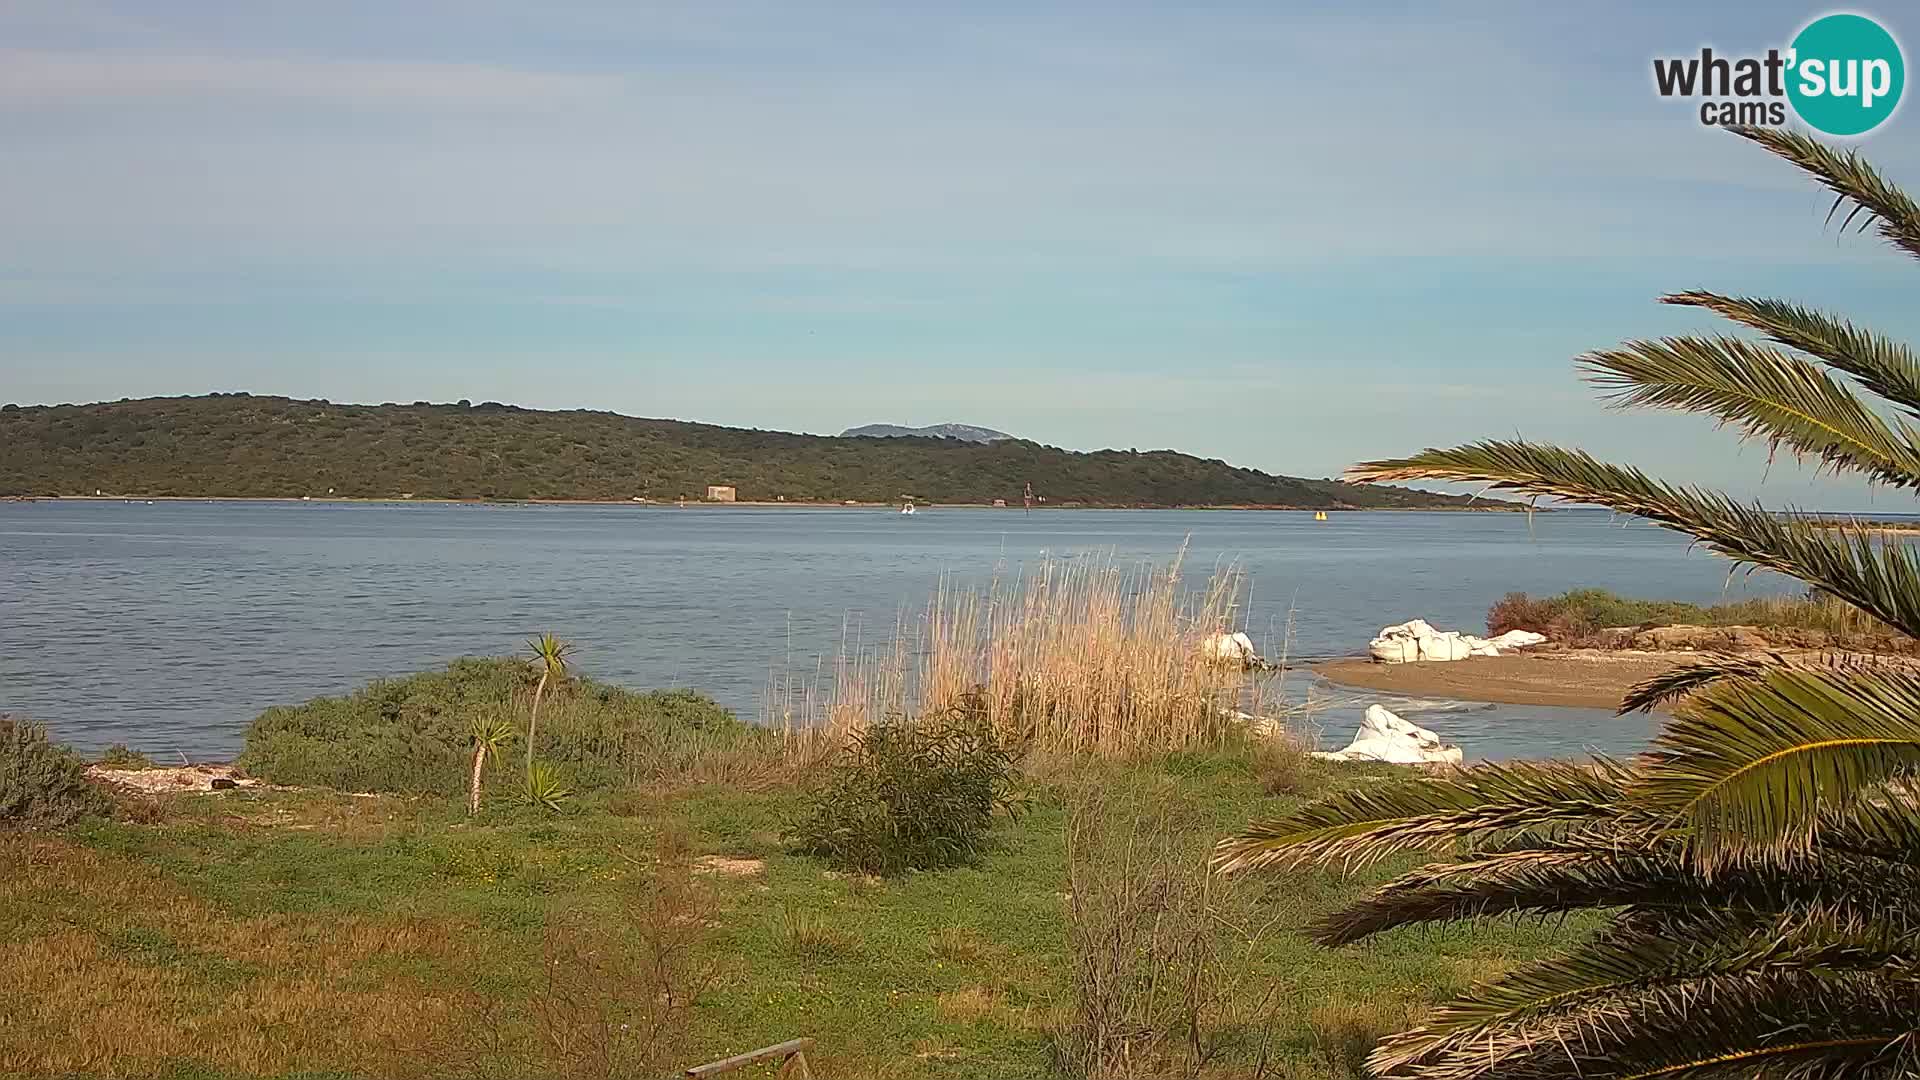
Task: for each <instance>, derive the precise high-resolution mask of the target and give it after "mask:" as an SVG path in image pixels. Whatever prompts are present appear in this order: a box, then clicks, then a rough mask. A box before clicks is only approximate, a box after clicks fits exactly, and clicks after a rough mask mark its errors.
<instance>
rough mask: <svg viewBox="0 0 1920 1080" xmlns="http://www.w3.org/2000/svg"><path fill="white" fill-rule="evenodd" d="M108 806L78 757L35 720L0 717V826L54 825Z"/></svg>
mask: <svg viewBox="0 0 1920 1080" xmlns="http://www.w3.org/2000/svg"><path fill="white" fill-rule="evenodd" d="M111 809H112V804H111V803H110V802H109V801H108V799H107V797H106V796H105V795H104V794H102V793H101V791H100V789H99V788H97V787H95V786H93V784H91V783H89V782H88V781H87V766H86V763H85V762H83V761H81V760H80V758H79V756H78V755H76V754H75V753H74V752H73V751H71V750H68V749H67V748H66V747H64V746H60V745H58V744H57V743H53V742H49V741H48V740H47V732H46V729H45V728H42V727H40V726H39V725H38V724H29V723H27V722H26V721H25V720H20V719H16V718H13V717H7V716H0V827H7V828H23V829H33V828H59V827H60V826H62V825H71V824H72V823H73V822H75V821H78V820H79V819H81V818H83V817H88V816H90V815H96V814H97V815H104V814H106V813H107V812H108V811H110V810H111Z"/></svg>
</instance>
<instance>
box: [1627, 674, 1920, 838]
mask: <svg viewBox="0 0 1920 1080" xmlns="http://www.w3.org/2000/svg"><path fill="white" fill-rule="evenodd" d="M1646 762H1647V764H1646V767H1645V769H1644V771H1643V773H1642V775H1641V776H1640V778H1639V779H1638V780H1637V781H1636V783H1635V784H1634V786H1633V796H1634V799H1635V800H1636V801H1637V802H1639V803H1641V804H1642V805H1645V806H1647V807H1649V808H1652V809H1656V810H1661V811H1666V812H1670V813H1672V814H1674V815H1675V816H1676V817H1678V818H1679V819H1681V820H1682V821H1684V822H1685V823H1686V825H1687V826H1688V828H1689V830H1690V833H1691V835H1692V839H1693V842H1694V845H1695V847H1694V851H1695V854H1696V855H1697V856H1698V857H1700V858H1702V859H1704V860H1706V861H1708V862H1710V863H1713V862H1723V861H1725V860H1727V859H1729V858H1734V857H1738V856H1741V855H1747V854H1752V853H1759V854H1762V855H1784V854H1789V853H1797V852H1804V851H1807V850H1810V848H1811V846H1812V843H1813V840H1814V830H1815V826H1816V825H1817V824H1818V823H1819V822H1820V820H1821V817H1822V815H1823V813H1825V812H1828V811H1830V810H1832V809H1834V808H1844V807H1845V806H1846V805H1847V804H1849V803H1850V802H1852V801H1853V800H1855V799H1858V798H1860V797H1862V796H1863V795H1867V794H1870V793H1872V792H1873V791H1875V790H1876V789H1878V788H1879V787H1880V786H1882V785H1884V784H1885V783H1886V782H1887V781H1889V780H1892V779H1895V778H1898V777H1902V776H1905V775H1908V774H1910V773H1911V772H1912V771H1913V770H1914V769H1915V768H1917V767H1920V673H1915V672H1912V671H1897V670H1885V671H1879V672H1874V673H1871V674H1869V673H1864V672H1856V673H1849V674H1844V675H1843V674H1839V673H1835V672H1829V671H1817V670H1811V669H1804V668H1793V667H1784V666H1778V667H1773V668H1770V669H1768V670H1766V671H1764V672H1761V673H1759V674H1757V675H1756V676H1755V677H1752V678H1747V679H1739V680H1725V681H1722V682H1719V683H1716V684H1714V685H1712V686H1709V687H1707V688H1706V689H1704V690H1701V691H1699V692H1697V693H1695V694H1694V695H1693V696H1692V697H1690V698H1688V699H1686V700H1685V701H1683V702H1682V703H1681V704H1680V706H1679V707H1678V708H1677V709H1676V710H1675V715H1674V719H1673V720H1672V721H1671V722H1670V723H1668V724H1667V726H1666V728H1665V729H1664V730H1663V731H1662V732H1661V733H1660V734H1659V735H1658V736H1657V737H1656V738H1655V739H1654V743H1653V749H1652V751H1651V752H1650V753H1649V754H1648V755H1647V758H1646Z"/></svg>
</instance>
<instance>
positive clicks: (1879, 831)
mask: <svg viewBox="0 0 1920 1080" xmlns="http://www.w3.org/2000/svg"><path fill="white" fill-rule="evenodd" d="M1815 840H1816V843H1817V846H1818V848H1819V850H1821V851H1823V852H1826V851H1833V852H1838V853H1841V854H1844V855H1853V856H1858V857H1865V858H1874V859H1885V860H1887V861H1889V862H1894V863H1911V862H1915V861H1920V793H1916V792H1915V790H1914V788H1913V786H1912V785H1911V784H1889V785H1887V786H1886V787H1884V788H1881V789H1880V790H1879V791H1876V792H1874V793H1873V794H1871V795H1868V796H1865V797H1864V798H1859V799H1855V800H1853V801H1852V802H1851V803H1849V804H1848V805H1847V806H1846V807H1845V808H1843V809H1838V810H1829V811H1828V812H1827V813H1826V814H1825V815H1824V816H1823V818H1822V820H1821V822H1820V824H1819V826H1818V827H1817V829H1816V833H1815ZM1894 914H1895V913H1893V912H1889V913H1888V915H1887V917H1888V918H1889V919H1891V918H1893V917H1894Z"/></svg>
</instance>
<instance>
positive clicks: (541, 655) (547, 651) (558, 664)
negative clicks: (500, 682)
mask: <svg viewBox="0 0 1920 1080" xmlns="http://www.w3.org/2000/svg"><path fill="white" fill-rule="evenodd" d="M527 648H528V649H530V650H532V651H533V666H534V667H536V668H539V669H540V682H539V684H538V685H536V686H535V687H534V688H533V711H532V713H531V714H529V715H528V717H527V771H528V772H532V771H533V745H534V739H535V738H536V737H537V736H538V735H539V732H540V701H541V699H542V698H544V697H546V694H547V684H548V683H550V682H556V683H557V682H564V681H566V678H567V655H568V654H569V653H571V652H573V646H572V645H571V644H569V643H567V642H565V641H561V640H560V639H559V638H557V637H555V636H553V635H552V634H551V633H547V634H541V635H540V636H539V637H537V638H528V639H527Z"/></svg>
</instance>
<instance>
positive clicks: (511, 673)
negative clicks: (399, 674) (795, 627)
mask: <svg viewBox="0 0 1920 1080" xmlns="http://www.w3.org/2000/svg"><path fill="white" fill-rule="evenodd" d="M536 678H537V676H536V675H535V674H534V673H533V671H532V669H531V668H530V667H529V666H528V665H527V664H526V663H524V662H522V661H518V660H511V659H478V658H472V657H469V658H466V659H461V660H456V661H454V662H453V663H452V664H450V665H449V666H448V667H447V668H446V669H445V670H444V671H432V672H424V673H422V674H419V675H413V676H409V677H407V678H404V679H389V680H381V681H378V682H374V683H372V684H370V685H368V686H366V687H364V688H362V689H360V690H357V691H355V692H354V693H352V694H350V695H348V696H346V697H323V698H315V699H314V700H312V701H309V702H307V703H306V704H304V705H283V706H276V707H274V708H271V709H268V710H267V711H265V712H263V713H261V714H260V716H259V717H258V718H257V719H256V720H254V722H253V724H252V726H251V727H249V728H248V730H247V739H246V748H245V749H244V750H243V751H242V753H241V755H240V759H239V761H238V765H239V766H240V767H241V768H242V769H244V770H245V771H246V772H247V773H248V774H249V775H252V776H257V777H259V778H260V779H262V780H265V781H268V782H269V783H276V784H293V785H298V786H312V787H330V788H337V789H339V790H343V791H382V792H399V793H403V794H432V795H461V794H464V793H465V791H466V784H467V777H468V770H469V769H470V768H471V765H472V744H471V742H470V739H469V732H470V731H471V730H472V720H473V718H474V716H475V715H476V714H493V715H497V716H500V717H502V718H504V719H506V720H508V721H509V722H510V723H511V724H512V726H513V727H514V729H515V730H516V731H518V732H521V733H523V735H522V737H524V732H525V730H526V725H527V711H528V705H529V697H530V695H531V693H532V690H533V684H534V682H535V680H536ZM539 738H540V745H539V748H538V750H539V754H538V756H539V758H540V760H542V761H544V762H547V763H549V764H551V765H553V766H555V767H556V768H557V769H558V770H559V771H560V773H561V774H562V775H563V776H564V777H565V780H566V783H567V784H568V785H569V786H570V787H572V788H573V790H575V791H577V792H584V791H592V790H596V789H603V788H608V787H615V786H619V785H622V784H631V783H647V782H652V781H655V780H659V779H662V778H670V777H672V776H674V775H676V774H677V773H678V772H679V771H681V770H682V769H684V768H686V767H687V765H688V764H689V763H690V762H692V761H693V760H695V759H696V758H698V757H699V755H700V754H702V753H704V752H707V751H709V750H711V749H713V748H716V747H725V748H733V747H737V746H741V745H749V746H760V745H763V744H767V745H770V744H772V743H773V742H775V741H777V736H775V735H774V734H772V733H771V732H765V731H762V730H759V729H756V728H751V727H749V726H748V725H746V724H743V723H741V722H740V721H739V720H738V719H736V718H735V717H734V716H733V714H732V713H730V712H728V711H727V710H725V709H723V708H721V707H720V706H719V705H717V704H715V703H714V702H713V701H712V700H710V699H708V698H706V697H703V696H701V695H699V694H696V693H693V692H691V691H685V690H669V691H653V692H648V693H639V692H635V691H631V690H624V689H621V688H620V687H617V686H607V685H605V684H602V683H596V682H594V681H592V680H590V679H584V678H578V677H575V678H569V679H567V680H565V681H563V682H560V683H557V684H554V685H551V686H549V687H548V689H547V695H546V701H545V704H543V705H542V706H541V711H540V736H539ZM516 747H517V748H516ZM500 750H501V752H500V753H499V754H497V755H496V756H495V759H496V761H499V762H505V763H506V764H505V765H504V766H502V765H498V764H494V765H489V767H488V768H489V772H490V775H491V774H492V773H493V772H497V771H499V770H500V769H502V768H504V769H506V770H508V771H510V772H512V773H513V774H514V777H513V778H512V779H511V780H508V781H507V783H508V784H509V785H512V784H514V783H516V782H517V780H518V772H519V769H518V767H517V765H518V761H519V759H520V755H521V754H523V753H524V751H525V744H524V743H519V742H518V740H517V739H516V741H515V744H514V745H511V746H506V747H501V748H500ZM494 779H497V778H494ZM488 790H490V791H500V790H505V789H504V788H499V787H496V786H494V784H493V782H492V780H491V779H490V781H489V784H488Z"/></svg>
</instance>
